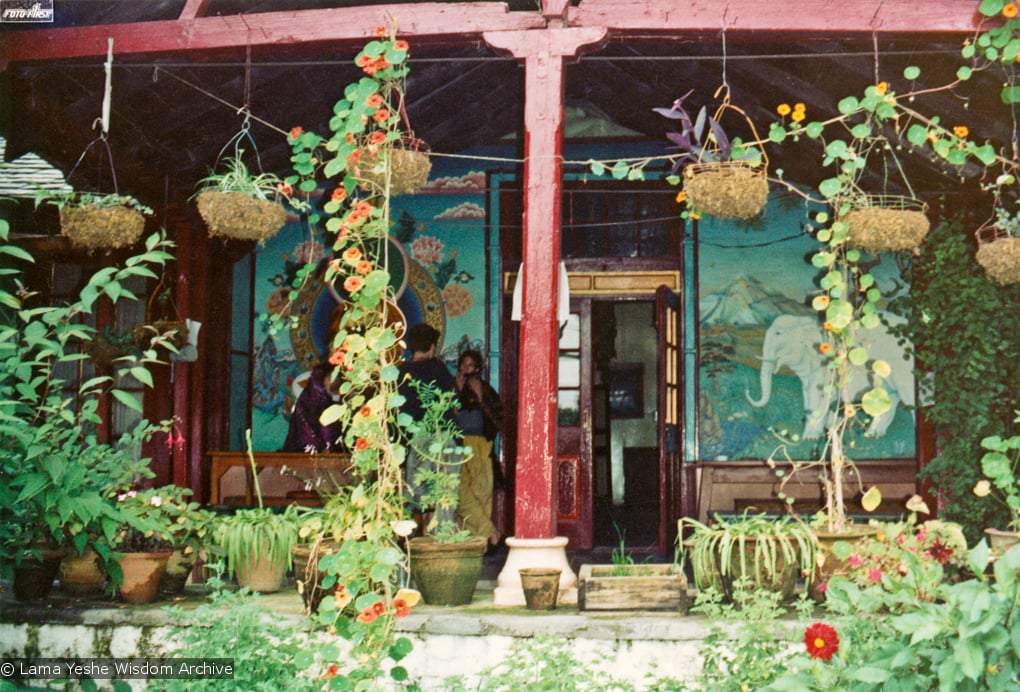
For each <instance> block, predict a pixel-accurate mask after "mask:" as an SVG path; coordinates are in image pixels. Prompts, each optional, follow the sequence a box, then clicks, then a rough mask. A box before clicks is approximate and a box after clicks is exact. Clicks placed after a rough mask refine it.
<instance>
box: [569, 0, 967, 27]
mask: <svg viewBox="0 0 1020 692" xmlns="http://www.w3.org/2000/svg"><path fill="white" fill-rule="evenodd" d="M977 9H978V2H977V0H925V2H924V3H921V4H918V3H917V2H916V0H853V1H852V2H833V1H832V0H785V1H784V0H769V1H768V2H763V1H762V0H688V1H687V2H682V3H680V2H676V1H675V0H582V2H581V4H580V6H579V7H577V8H573V9H571V10H570V11H569V13H568V20H569V26H604V27H606V28H607V29H608V30H609V31H611V32H615V31H628V30H630V31H643V32H646V33H647V32H648V31H656V32H678V31H679V32H692V33H704V32H718V31H719V30H721V29H722V28H723V27H724V26H725V27H726V30H727V31H734V32H737V33H743V32H751V31H754V32H780V33H786V32H803V33H835V34H848V33H866V34H870V33H872V32H876V33H880V34H882V33H935V34H938V33H964V34H967V33H973V32H974V31H976V30H977V29H978V28H979V26H980V21H981V16H980V14H979V13H978V11H977Z"/></svg>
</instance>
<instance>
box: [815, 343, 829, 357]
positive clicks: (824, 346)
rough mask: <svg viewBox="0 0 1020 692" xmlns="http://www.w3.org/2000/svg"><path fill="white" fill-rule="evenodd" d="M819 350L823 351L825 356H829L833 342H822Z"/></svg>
mask: <svg viewBox="0 0 1020 692" xmlns="http://www.w3.org/2000/svg"><path fill="white" fill-rule="evenodd" d="M818 350H819V351H821V352H822V355H823V356H827V355H829V352H830V351H832V344H822V345H821V346H819V347H818Z"/></svg>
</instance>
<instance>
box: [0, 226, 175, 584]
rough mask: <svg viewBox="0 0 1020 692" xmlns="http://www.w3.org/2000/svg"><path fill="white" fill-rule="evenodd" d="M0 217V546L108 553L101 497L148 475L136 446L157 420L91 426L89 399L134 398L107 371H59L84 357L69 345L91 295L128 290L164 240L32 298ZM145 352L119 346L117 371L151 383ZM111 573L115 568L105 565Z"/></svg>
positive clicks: (110, 528) (147, 272)
mask: <svg viewBox="0 0 1020 692" xmlns="http://www.w3.org/2000/svg"><path fill="white" fill-rule="evenodd" d="M8 233H9V229H8V226H7V224H6V223H0V255H3V256H5V258H7V259H10V260H13V262H11V263H9V264H5V265H4V267H3V268H2V269H0V281H2V282H3V283H2V284H0V306H2V309H0V547H2V551H3V557H4V558H5V560H10V561H13V562H15V563H18V562H20V561H21V560H22V559H23V558H24V557H25V556H26V555H29V554H33V551H35V550H36V548H37V547H38V546H46V545H48V546H51V547H72V546H73V547H74V548H75V550H76V551H77V552H78V553H81V552H82V551H83V550H84V548H85V546H86V544H89V543H91V544H92V545H93V546H94V547H95V548H96V550H97V552H99V553H100V555H101V556H102V557H103V558H104V559H106V560H107V561H108V565H109V559H108V558H109V554H110V544H111V542H112V541H113V539H114V536H115V534H116V532H117V530H118V528H119V527H120V522H121V515H120V514H119V512H118V511H117V509H116V507H115V506H114V504H113V503H112V502H111V501H110V497H111V495H110V494H111V492H116V491H115V490H113V489H115V488H121V487H130V486H131V484H133V483H135V482H137V481H138V480H140V479H145V478H151V477H152V472H151V470H149V469H148V463H149V459H147V458H143V457H142V456H141V449H142V445H143V444H144V443H145V442H147V441H149V440H151V439H152V437H153V436H154V435H156V434H159V433H161V432H165V426H162V425H155V424H151V423H149V422H147V421H141V422H139V423H138V424H137V425H136V426H135V427H134V428H132V429H131V430H130V431H129V432H128V433H126V434H125V435H124V436H123V437H122V438H121V439H120V440H119V441H116V442H108V441H106V440H104V439H102V438H101V437H100V435H99V433H98V432H97V428H98V426H99V424H100V423H101V418H100V415H99V405H100V402H101V400H102V398H103V397H106V396H109V397H113V398H114V399H116V400H117V401H118V402H120V403H121V404H123V405H125V406H128V407H130V408H133V409H135V410H139V409H140V404H139V402H138V400H137V399H136V398H135V397H133V396H131V395H129V394H126V393H125V392H122V391H120V390H119V389H116V388H115V386H114V385H115V383H114V378H113V377H112V376H109V375H107V376H96V377H92V378H90V379H86V380H83V381H81V382H79V383H77V385H75V384H74V383H70V382H68V381H66V380H65V379H64V378H63V376H62V374H61V373H63V372H64V371H65V368H67V367H68V366H73V365H76V364H77V363H78V362H80V361H82V360H83V359H85V358H87V356H85V355H82V354H80V353H78V352H77V348H76V345H77V344H81V343H89V342H91V340H92V339H94V338H95V333H96V332H95V329H94V328H93V327H90V326H88V325H87V324H84V323H83V318H84V317H85V316H87V315H88V314H90V313H91V312H92V310H93V309H94V307H95V305H96V302H97V301H98V300H99V299H100V298H102V297H106V298H109V299H110V300H113V301H114V302H116V301H117V300H120V299H135V296H134V295H133V294H132V293H131V292H130V291H129V290H128V289H127V288H126V285H125V282H126V281H127V280H128V279H130V278H133V277H145V278H155V276H156V274H155V273H154V271H153V267H157V266H162V265H163V264H164V263H165V262H166V261H167V260H169V259H171V258H172V256H171V255H170V253H169V252H168V251H167V250H168V249H169V248H170V247H171V246H172V243H171V242H170V241H168V240H166V238H165V236H163V235H162V234H153V235H152V236H150V237H149V238H148V239H147V240H146V243H145V250H144V251H143V252H142V253H140V254H139V255H138V256H136V257H134V258H132V259H131V260H128V261H127V262H126V263H125V265H124V267H123V268H121V267H116V266H111V267H106V268H104V269H101V270H100V271H99V272H97V273H96V274H95V275H93V276H92V277H91V278H90V279H89V280H88V282H87V283H86V285H85V286H84V288H83V289H82V290H81V292H80V294H79V295H78V297H77V298H76V299H75V300H72V301H71V302H69V303H68V304H65V305H34V304H33V301H34V300H35V297H36V294H35V293H33V291H31V289H30V288H29V287H27V286H25V285H24V284H22V283H21V282H20V278H19V277H20V275H21V271H20V270H19V269H17V268H16V266H14V265H15V263H17V262H32V261H33V258H32V256H31V255H30V254H29V253H28V252H26V251H25V250H23V249H21V248H18V247H15V246H13V245H10V244H8ZM155 362H158V361H157V359H156V355H155V352H154V351H152V350H148V351H145V352H143V353H142V355H141V356H133V355H127V356H125V357H123V358H122V359H120V360H119V361H118V365H119V367H120V370H121V372H122V373H125V374H130V375H131V376H132V377H134V378H135V379H137V380H138V381H139V382H141V383H143V384H145V385H148V386H151V385H152V383H153V380H152V376H151V374H150V373H149V371H148V369H147V366H148V365H149V364H151V363H155ZM111 573H113V574H114V576H115V578H116V570H111Z"/></svg>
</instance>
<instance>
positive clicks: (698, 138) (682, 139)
mask: <svg viewBox="0 0 1020 692" xmlns="http://www.w3.org/2000/svg"><path fill="white" fill-rule="evenodd" d="M692 93H694V90H693V89H691V90H690V91H688V92H687V93H686V94H684V95H683V96H681V97H680V98H678V99H677V100H676V101H674V102H673V105H671V106H670V107H669V108H653V109H652V110H653V111H655V112H656V113H658V114H659V115H661V116H663V117H665V118H669V119H670V120H676V121H678V122H679V123H680V131H679V132H667V133H666V138H667V139H668V140H669V141H671V142H673V144H674V145H675V148H676V150H677V151H679V154H678V155H676V156H675V157H672V161H673V173H674V174H677V173H680V172H681V171H682V170H683V169H684V167H685V166H687V165H688V164H692V163H697V162H706V163H707V162H715V161H747V162H749V163H752V164H757V163H759V162H760V161H761V148H760V144H758V143H754V142H752V143H749V144H744V143H743V142H742V141H741V140H740V139H739V138H737V139H732V138H730V136H729V135H727V134H726V131H725V130H724V129H723V126H722V125H721V124H720V123H719V121H718V120H717V119H716V117H715V116H712V115H709V114H708V106H702V107H701V109H700V110H699V111H698V115H697V117H696V118H695V119H693V120H692V119H691V116H690V115H689V114H688V113H687V110H686V109H685V108H684V101H686V100H687V97H688V96H690V95H691V94H692ZM716 115H719V114H718V113H717V114H716ZM706 126H707V128H708V129H707V130H706Z"/></svg>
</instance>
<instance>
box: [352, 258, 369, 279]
mask: <svg viewBox="0 0 1020 692" xmlns="http://www.w3.org/2000/svg"><path fill="white" fill-rule="evenodd" d="M354 271H356V272H358V273H359V274H361V275H362V276H367V275H368V274H369V273H371V271H372V263H371V262H369V261H368V260H361V261H360V262H358V264H357V266H355V267H354Z"/></svg>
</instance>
